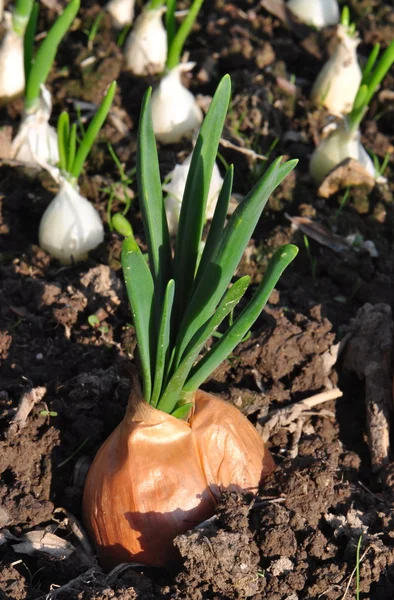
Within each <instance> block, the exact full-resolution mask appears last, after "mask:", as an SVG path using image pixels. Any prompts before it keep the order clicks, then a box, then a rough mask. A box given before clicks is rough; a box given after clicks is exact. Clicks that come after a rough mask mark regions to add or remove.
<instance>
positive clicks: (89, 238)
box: [38, 177, 104, 264]
mask: <svg viewBox="0 0 394 600" xmlns="http://www.w3.org/2000/svg"><path fill="white" fill-rule="evenodd" d="M57 179H58V181H59V182H60V189H59V192H58V194H57V195H56V196H55V198H54V199H53V200H52V202H51V203H50V204H49V206H48V207H47V209H46V211H45V212H44V214H43V216H42V219H41V223H40V229H39V234H38V237H39V244H40V246H41V248H43V249H44V250H46V251H47V252H48V253H49V254H50V255H51V256H53V257H54V258H57V259H58V260H60V261H61V262H63V263H66V264H68V263H70V262H72V261H80V260H84V259H85V258H86V257H87V255H88V252H89V251H90V250H93V249H94V248H96V247H97V246H98V245H99V244H101V242H102V241H103V239H104V228H103V223H102V221H101V219H100V216H99V214H98V212H97V210H96V209H95V208H94V207H93V206H92V204H91V203H90V202H89V201H88V200H86V198H84V197H83V196H81V194H80V193H79V192H78V187H77V186H76V185H75V186H74V185H73V184H72V183H71V182H70V181H68V180H67V179H64V178H62V177H57Z"/></svg>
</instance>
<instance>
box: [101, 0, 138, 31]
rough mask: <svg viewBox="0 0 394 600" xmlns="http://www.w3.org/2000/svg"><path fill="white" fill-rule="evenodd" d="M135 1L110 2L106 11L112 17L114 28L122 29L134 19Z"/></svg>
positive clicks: (112, 0) (120, 0) (117, 0)
mask: <svg viewBox="0 0 394 600" xmlns="http://www.w3.org/2000/svg"><path fill="white" fill-rule="evenodd" d="M134 4H135V0H111V1H110V2H108V4H107V6H106V9H107V11H108V12H109V14H110V15H111V17H112V21H113V24H114V27H115V28H116V29H123V27H126V26H127V25H131V24H132V22H133V19H134Z"/></svg>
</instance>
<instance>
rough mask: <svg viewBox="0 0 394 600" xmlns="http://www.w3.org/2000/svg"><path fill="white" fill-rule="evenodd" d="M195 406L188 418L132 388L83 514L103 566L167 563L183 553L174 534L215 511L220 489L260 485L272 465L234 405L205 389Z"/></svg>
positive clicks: (96, 466) (93, 471)
mask: <svg viewBox="0 0 394 600" xmlns="http://www.w3.org/2000/svg"><path fill="white" fill-rule="evenodd" d="M194 404H195V415H194V417H192V418H191V419H190V423H186V422H185V421H182V420H179V419H176V418H174V417H172V416H171V415H168V414H166V413H163V412H161V411H158V410H156V409H155V408H153V407H151V406H150V405H148V404H146V403H145V402H144V401H143V400H141V399H140V398H139V397H138V393H137V397H136V396H135V392H133V393H132V395H131V397H130V401H129V407H128V411H127V413H126V416H125V418H124V420H123V421H122V423H121V424H120V425H119V426H118V427H117V428H116V429H115V431H114V432H113V433H112V435H111V436H110V437H109V438H108V439H107V441H106V442H105V443H104V444H103V446H102V447H101V449H100V450H99V452H98V454H97V456H96V458H95V460H94V462H93V464H92V466H91V468H90V471H89V474H88V477H87V480H86V484H85V491H84V498H83V513H84V520H85V525H86V527H87V530H88V532H89V534H90V536H91V538H92V540H93V541H94V543H95V545H96V548H97V551H98V554H99V558H100V561H101V564H102V566H103V567H104V568H105V569H111V568H113V567H115V566H116V565H117V564H119V563H121V562H129V561H136V562H141V563H143V564H146V565H152V566H161V567H162V566H168V565H169V564H171V562H172V561H173V560H174V559H176V558H177V556H178V555H177V551H176V549H175V548H174V546H173V543H172V541H173V539H174V538H175V537H176V536H177V535H179V534H181V533H184V532H185V531H187V530H189V529H191V528H193V527H195V526H196V525H197V524H199V523H200V522H202V521H204V520H206V519H207V518H209V517H211V516H212V515H213V514H214V513H215V509H216V500H217V499H218V496H219V494H220V491H221V488H222V487H223V488H224V487H226V488H227V489H229V488H230V489H237V490H240V491H257V489H258V486H259V484H260V482H261V480H262V478H263V477H264V476H266V475H268V474H269V473H270V472H271V471H272V470H273V469H274V463H273V460H272V458H271V456H270V454H269V452H268V450H267V449H266V447H265V445H264V443H263V441H262V440H261V438H260V437H259V435H258V433H257V431H256V430H255V428H254V427H253V425H252V424H251V423H249V421H248V420H247V419H246V418H245V417H244V416H243V415H242V414H241V413H240V412H239V411H238V410H237V409H236V408H234V407H233V406H231V405H229V404H227V403H226V402H223V401H221V400H220V399H218V398H216V397H215V396H213V395H211V394H206V393H204V392H200V391H197V392H196V394H195V397H194ZM211 418H213V420H214V423H213V424H211V423H210V419H211ZM205 429H207V431H205ZM238 432H239V433H240V434H241V437H242V439H239V437H240V436H239V433H238ZM211 433H212V434H213V435H214V438H215V439H214V440H213V441H212V443H208V441H207V436H209V435H210V434H211ZM212 452H213V453H214V455H212ZM244 452H246V453H247V456H243V453H244ZM223 453H224V454H223ZM234 461H236V463H237V464H234Z"/></svg>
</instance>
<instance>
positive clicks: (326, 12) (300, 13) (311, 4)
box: [287, 0, 339, 29]
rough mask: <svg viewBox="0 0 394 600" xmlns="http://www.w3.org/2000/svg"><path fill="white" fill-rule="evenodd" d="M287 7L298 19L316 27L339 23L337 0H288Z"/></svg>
mask: <svg viewBox="0 0 394 600" xmlns="http://www.w3.org/2000/svg"><path fill="white" fill-rule="evenodd" d="M287 7H288V8H289V9H290V10H291V12H292V13H294V14H295V15H296V16H297V17H298V18H299V19H300V21H302V22H303V23H306V24H307V25H313V26H314V27H317V28H318V29H320V28H322V27H328V25H336V23H339V6H338V2H337V0H289V2H288V3H287Z"/></svg>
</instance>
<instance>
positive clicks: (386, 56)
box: [309, 42, 394, 185]
mask: <svg viewBox="0 0 394 600" xmlns="http://www.w3.org/2000/svg"><path fill="white" fill-rule="evenodd" d="M378 54H379V46H378V45H377V46H375V47H374V48H373V50H372V52H371V54H370V56H369V58H368V61H367V63H366V65H365V68H364V71H363V77H362V80H361V85H360V87H359V90H358V92H357V95H356V98H355V100H354V103H353V108H352V110H351V112H350V113H349V114H348V115H347V117H346V118H345V119H344V120H343V121H342V122H341V123H340V124H339V126H338V127H337V129H335V130H334V131H333V132H332V133H331V134H330V135H329V136H328V137H327V138H325V139H324V140H323V141H322V142H321V143H320V145H319V146H318V147H317V148H316V150H315V151H314V153H313V155H312V158H311V162H310V168H309V170H310V173H311V175H312V177H313V179H314V180H315V182H316V183H317V184H318V185H319V184H320V183H321V182H322V181H323V179H324V178H325V177H326V175H327V174H328V173H329V172H330V171H331V170H332V169H334V168H335V167H336V166H337V165H338V164H339V163H341V162H342V161H343V160H345V159H346V158H353V159H354V160H357V161H358V162H359V163H360V164H361V165H362V166H363V167H364V168H365V170H366V171H367V172H368V173H369V174H370V175H372V176H373V177H375V178H376V179H379V178H380V176H379V173H377V172H376V170H375V166H374V163H373V161H372V159H371V157H370V156H369V154H368V153H367V152H366V150H365V149H364V147H363V145H362V144H361V141H360V131H359V126H360V123H361V120H362V118H363V117H364V115H365V113H366V112H367V110H368V106H369V103H370V102H371V100H372V98H373V95H374V94H375V92H376V90H377V88H378V87H379V85H380V83H381V81H382V80H383V78H384V77H385V75H386V73H387V72H388V70H389V69H390V68H391V66H392V64H393V63H394V42H391V44H390V45H389V46H388V48H386V50H385V51H384V53H383V54H382V56H381V58H380V60H377V58H378Z"/></svg>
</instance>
